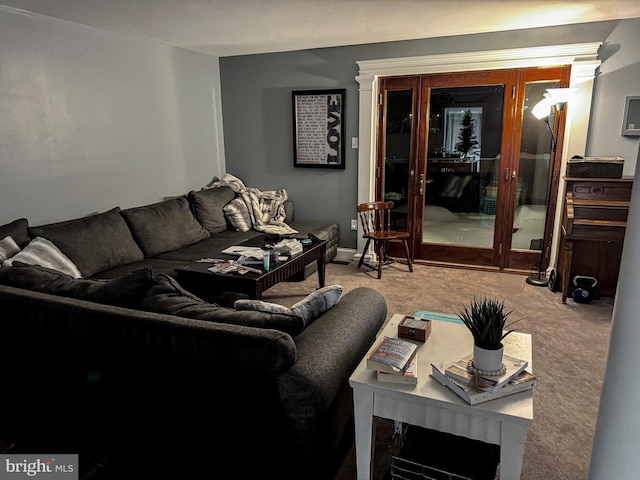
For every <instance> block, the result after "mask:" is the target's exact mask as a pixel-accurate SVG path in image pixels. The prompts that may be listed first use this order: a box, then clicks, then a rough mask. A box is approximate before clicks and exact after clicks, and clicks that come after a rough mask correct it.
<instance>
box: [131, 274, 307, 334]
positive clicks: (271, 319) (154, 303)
mask: <svg viewBox="0 0 640 480" xmlns="http://www.w3.org/2000/svg"><path fill="white" fill-rule="evenodd" d="M140 305H141V307H142V308H143V309H145V310H149V311H152V312H156V313H164V314H168V315H176V316H178V317H185V318H191V319H194V320H204V321H209V322H218V323H228V324H234V325H243V326H245V327H255V328H270V329H274V330H280V331H281V332H284V333H287V334H289V335H291V336H292V337H295V336H296V335H298V334H299V333H300V332H302V330H303V328H304V322H303V320H302V318H300V317H298V316H296V315H284V314H281V313H264V312H240V311H236V310H234V309H231V308H225V307H221V306H219V305H216V304H214V303H208V302H205V301H204V300H202V299H201V298H199V297H197V296H195V295H193V294H192V293H190V292H188V291H186V290H185V289H184V288H182V286H180V284H179V283H178V282H177V280H176V279H175V278H173V277H171V276H169V275H165V274H161V275H158V276H156V278H155V281H154V284H153V285H152V286H151V287H150V288H149V290H148V292H147V294H146V295H145V297H144V298H143V300H142V302H141V304H140Z"/></svg>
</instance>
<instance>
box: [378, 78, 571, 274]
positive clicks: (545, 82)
mask: <svg viewBox="0 0 640 480" xmlns="http://www.w3.org/2000/svg"><path fill="white" fill-rule="evenodd" d="M569 73H570V67H568V66H566V67H557V68H544V69H514V70H494V71H486V72H473V73H455V74H437V75H421V76H410V77H393V78H383V79H380V81H379V88H380V90H379V93H380V96H379V97H380V101H379V110H378V133H377V156H376V162H377V164H376V198H377V199H385V200H393V201H394V204H395V208H394V215H393V223H394V225H393V227H394V228H396V229H399V230H404V231H409V232H410V233H411V245H412V254H413V256H414V258H415V259H417V260H425V261H429V262H436V263H448V264H458V265H473V266H482V267H490V268H497V269H500V270H514V271H530V270H531V269H532V268H533V267H534V266H536V267H537V265H538V263H539V260H540V255H541V254H542V255H544V258H546V259H547V261H548V258H549V249H550V245H551V234H552V230H553V228H552V226H553V215H554V212H555V198H556V196H557V186H558V172H559V166H560V159H561V152H560V148H561V145H562V134H563V124H564V122H563V120H564V119H563V118H562V117H558V118H555V117H552V118H551V122H550V123H549V124H548V125H547V124H545V122H544V121H541V120H537V119H536V118H535V117H533V115H532V114H531V110H532V108H533V106H535V105H536V104H537V103H538V102H539V101H540V100H542V99H543V97H544V93H545V92H546V89H547V88H557V87H566V86H567V85H568V81H569ZM550 133H557V135H558V139H559V141H558V142H557V144H558V151H557V152H556V153H555V154H554V152H553V149H552V141H551V138H552V135H550ZM547 216H548V217H549V218H547Z"/></svg>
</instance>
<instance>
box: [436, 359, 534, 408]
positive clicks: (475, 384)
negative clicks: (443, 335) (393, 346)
mask: <svg viewBox="0 0 640 480" xmlns="http://www.w3.org/2000/svg"><path fill="white" fill-rule="evenodd" d="M472 359H473V355H472V354H469V355H467V356H465V357H463V358H461V359H459V360H457V361H455V362H439V363H432V364H431V375H432V376H433V378H435V379H436V380H437V381H438V382H440V383H441V384H442V385H444V386H446V387H448V388H449V389H450V390H451V391H453V392H454V393H455V394H456V395H458V396H459V397H461V398H463V399H464V400H466V402H467V403H468V404H470V405H477V404H479V403H484V402H488V401H489V400H494V399H496V398H501V397H505V396H507V395H513V394H515V393H519V392H524V391H526V390H531V389H532V388H534V387H535V386H536V385H537V384H538V379H537V378H536V377H535V376H534V375H532V374H531V373H530V372H528V371H527V370H526V368H527V367H528V366H529V362H527V361H526V360H522V359H519V358H515V357H512V356H509V355H504V356H503V364H504V366H505V373H504V374H502V375H494V376H489V375H478V373H474V372H472V371H471V370H470V369H469V365H470V364H471V362H472Z"/></svg>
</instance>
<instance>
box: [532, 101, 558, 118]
mask: <svg viewBox="0 0 640 480" xmlns="http://www.w3.org/2000/svg"><path fill="white" fill-rule="evenodd" d="M551 107H553V100H551V97H547V96H545V97H544V98H543V99H542V100H540V101H539V102H538V103H536V104H535V106H534V107H533V109H532V110H531V114H532V115H533V116H534V117H536V118H537V119H538V120H542V119H543V118H547V117H548V116H549V115H551Z"/></svg>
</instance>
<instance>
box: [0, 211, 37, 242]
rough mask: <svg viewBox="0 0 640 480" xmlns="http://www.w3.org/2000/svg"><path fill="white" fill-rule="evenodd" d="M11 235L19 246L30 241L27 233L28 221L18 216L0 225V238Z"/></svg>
mask: <svg viewBox="0 0 640 480" xmlns="http://www.w3.org/2000/svg"><path fill="white" fill-rule="evenodd" d="M5 237H11V238H13V239H14V240H15V242H16V243H17V244H18V246H19V247H20V248H22V247H24V246H25V245H26V244H27V243H29V242H30V241H31V235H29V222H28V221H27V219H26V218H19V219H17V220H14V221H13V222H10V223H7V224H6V225H1V226H0V238H5Z"/></svg>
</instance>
